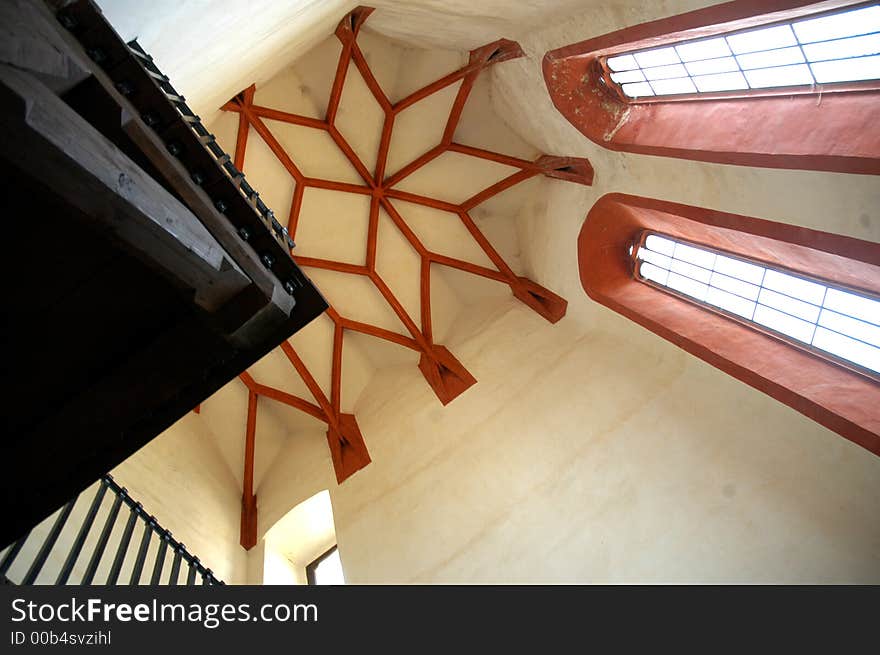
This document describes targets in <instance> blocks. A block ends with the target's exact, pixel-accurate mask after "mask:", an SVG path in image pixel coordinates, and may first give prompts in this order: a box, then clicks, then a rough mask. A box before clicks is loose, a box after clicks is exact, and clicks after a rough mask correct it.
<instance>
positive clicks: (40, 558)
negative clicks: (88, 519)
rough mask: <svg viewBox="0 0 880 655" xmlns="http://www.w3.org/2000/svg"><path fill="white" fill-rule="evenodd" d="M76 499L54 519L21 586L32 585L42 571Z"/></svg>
mask: <svg viewBox="0 0 880 655" xmlns="http://www.w3.org/2000/svg"><path fill="white" fill-rule="evenodd" d="M77 498H79V496H76V497H74V498H73V499H71V500H70V501H69V502H68V503H67V504H66V505H65V506H64V507H63V508H61V512H60V513H59V514H58V518H56V519H55V523H54V524H53V525H52V529H51V530H49V535H48V536H47V537H46V541H44V542H43V545H42V546H41V547H40V551H39V552H38V553H37V557H36V558H35V559H34V561H33V562H32V563H31V567H30V568H29V569H28V572H27V573H26V574H25V576H24V580H22V581H21V584H23V585H30V584H34V580H36V579H37V576H38V575H40V571H41V570H42V569H43V565H44V564H45V563H46V560H47V559H48V557H49V553H50V552H51V551H52V548H53V546H55V542H56V541H58V535H60V534H61V530H62V529H63V528H64V524H65V523H67V517H68V516H70V512H71V511H73V506H74V505H75V504H76V499H77Z"/></svg>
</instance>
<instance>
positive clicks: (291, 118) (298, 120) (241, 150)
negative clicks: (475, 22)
mask: <svg viewBox="0 0 880 655" xmlns="http://www.w3.org/2000/svg"><path fill="white" fill-rule="evenodd" d="M372 11H373V9H372V8H370V7H358V8H357V9H355V10H353V11H352V12H351V13H349V14H348V15H346V16H345V17H344V18H343V19H342V21H340V23H339V25H338V27H337V28H336V36H337V38H338V39H339V40H340V42H341V43H342V53H341V55H340V58H339V63H338V66H337V68H336V74H335V77H334V81H333V86H332V88H331V92H330V99H329V102H328V107H327V112H326V115H325V117H324V119H323V120H322V119H317V118H312V117H308V116H301V115H298V114H293V113H288V112H284V111H279V110H277V109H272V108H270V107H264V106H260V105H256V104H254V92H255V87H254V86H253V85H252V86H250V87H249V88H247V89H245V90H244V91H242V92H241V93H239V94H238V95H237V96H236V97H235V98H234V99H232V100H231V101H229V102H228V103H226V104H225V105H224V106H223V109H224V110H226V111H231V112H237V113H238V114H239V124H238V135H237V140H236V146H235V160H234V161H235V165H236V167H238V169H239V170H241V169H242V168H243V165H244V155H245V148H246V146H247V140H248V134H249V128H253V129H254V132H255V133H256V134H257V135H259V136H260V138H262V139H263V141H264V142H265V143H266V145H267V146H268V147H269V149H270V150H271V151H272V153H273V154H274V155H275V157H277V159H278V161H279V162H280V163H281V164H282V165H283V166H284V168H285V169H286V170H287V171H288V172H289V173H290V175H291V176H292V177H293V179H294V180H295V182H296V185H295V189H294V193H293V199H292V201H291V206H290V214H289V221H288V230H289V232H290V234H291V236H292V237H293V238H294V239H295V238H296V228H297V222H298V219H299V215H300V210H301V207H302V200H303V192H304V190H305V189H306V188H308V187H312V188H317V189H328V190H334V191H343V192H349V193H355V194H362V195H366V196H369V197H370V216H369V224H368V231H367V244H366V261H365V263H364V264H363V265H359V264H351V263H346V262H339V261H332V260H328V259H318V258H314V257H302V256H294V258H295V259H296V261H297V263H298V264H299V265H300V266H304V267H309V266H311V267H314V268H320V269H326V270H330V271H336V272H339V273H348V274H351V275H362V276H365V277H367V278H369V280H370V281H371V282H372V283H373V285H375V287H376V289H377V290H378V291H379V293H380V294H381V295H382V297H383V298H384V299H385V301H387V303H388V305H389V306H390V308H391V309H392V311H393V312H394V314H395V315H396V316H397V317H398V318H399V319H400V321H401V323H402V324H403V325H404V327H405V328H406V331H407V332H408V334H399V333H397V332H393V331H390V330H387V329H385V328H382V327H379V326H377V325H371V324H368V323H363V322H359V321H355V320H352V319H350V318H347V317H345V316H342V315H341V314H340V313H339V312H338V311H337V310H336V309H335V308H334V307H333V305H332V302H331V304H330V307H329V308H328V309H327V315H328V317H329V318H330V319H331V320H332V321H333V324H334V326H335V329H334V335H333V355H332V357H333V361H332V373H331V392H330V397H329V398H327V396H326V395H325V394H324V392H323V391H322V389H321V387H320V386H319V385H318V383H317V382H316V381H315V378H314V377H313V376H312V374H311V373H310V372H309V370H308V368H307V367H306V365H305V364H304V363H303V361H302V359H301V358H300V357H299V356H298V355H297V353H296V350H295V349H294V348H293V346H291V345H290V343H288V342H286V341H285V342H283V343H282V344H281V349H282V351H283V353H284V355H285V356H286V357H287V359H288V360H289V361H290V363H291V364H292V365H293V367H294V368H295V369H296V371H297V373H298V374H299V375H300V376H301V377H302V379H303V381H304V383H305V385H306V386H307V387H308V389H309V392H310V393H311V394H312V396H313V398H314V402H311V401H308V400H306V399H304V398H300V397H297V396H294V395H292V394H289V393H286V392H284V391H281V390H279V389H276V388H273V387H269V386H266V385H263V384H260V383H258V382H257V381H256V380H255V379H254V378H253V377H252V376H251V375H250V374H248V373H242V374H241V376H240V377H241V379H242V381H243V382H244V383H245V385H246V386H247V387H248V390H249V394H248V424H247V438H246V444H247V446H246V462H245V490H244V497H243V508H244V509H243V516H242V545H244V541H245V538H244V534H245V530H246V529H247V531H248V532H253V535H254V537H253V539H254V540H255V538H256V537H255V535H256V497H255V496H254V495H253V491H252V484H253V446H254V438H255V434H254V432H255V425H256V401H257V397H258V396H264V397H266V398H269V399H272V400H275V401H278V402H281V403H284V404H287V405H290V406H292V407H295V408H298V409H300V410H302V411H304V412H306V413H308V414H310V415H311V416H313V417H315V418H317V419H319V420H321V421H324V422H325V423H327V426H328V429H327V442H328V444H329V447H330V452H331V456H332V460H333V466H334V469H335V472H336V479H337V481H338V482H340V483H341V482H342V481H343V480H345V479H346V478H347V477H348V476H350V475H352V474H353V473H354V472H356V471H358V470H359V469H361V468H363V467H364V466H365V465H367V464H368V463H369V462H370V456H369V454H368V452H367V448H366V445H365V444H364V439H363V436H362V435H361V431H360V429H359V427H358V424H357V421H356V419H355V417H354V416H353V415H352V414H346V413H343V412H342V411H341V408H340V401H341V387H342V382H341V379H342V343H343V339H344V336H345V332H346V331H347V330H351V331H354V332H361V333H363V334H367V335H370V336H373V337H377V338H379V339H385V340H387V341H390V342H393V343H396V344H398V345H400V346H403V347H406V348H410V349H412V350H414V351H416V352H418V353H419V355H420V358H419V369H420V370H421V372H422V374H423V375H424V377H425V380H426V381H427V383H428V384H429V385H430V386H431V388H432V389H433V390H434V393H435V394H436V395H437V397H438V398H439V400H440V402H442V403H443V404H444V405H445V404H447V403H449V402H450V401H452V400H453V399H455V398H456V397H457V396H458V395H459V394H461V393H462V392H463V391H465V390H466V389H467V388H468V387H470V386H471V385H473V384H474V383H475V382H476V380H475V378H474V377H473V376H472V375H471V374H470V373H469V372H468V371H467V369H466V368H465V367H464V366H463V365H462V364H461V362H459V361H458V359H456V357H455V356H454V355H453V354H452V353H451V352H450V351H449V350H448V349H447V348H445V347H444V346H442V345H440V344H437V343H435V342H434V338H433V331H432V327H431V265H432V264H438V265H442V266H449V267H452V268H456V269H459V270H462V271H465V272H468V273H472V274H474V275H479V276H482V277H486V278H489V279H492V280H496V281H498V282H501V283H503V284H506V285H508V286H509V287H510V289H511V291H512V292H513V295H514V296H515V297H516V298H518V299H519V300H521V301H522V302H524V303H525V304H526V305H528V306H529V307H531V308H532V309H533V310H535V311H536V312H538V313H539V314H540V315H541V316H543V317H544V318H545V319H547V320H548V321H550V322H551V323H555V322H556V321H558V320H559V319H561V318H562V317H563V316H564V315H565V311H566V306H567V302H566V301H565V299H563V298H561V297H560V296H558V295H556V294H555V293H553V292H551V291H549V290H548V289H545V288H544V287H542V286H541V285H539V284H537V283H535V282H533V281H531V280H529V279H528V278H525V277H521V276H518V275H516V274H515V273H514V272H513V271H512V270H511V268H510V267H509V266H508V265H507V263H505V261H504V259H503V258H502V257H501V255H499V253H498V251H496V250H495V248H493V246H492V244H491V243H490V242H489V240H488V239H487V238H486V237H485V235H484V234H483V233H482V232H481V231H480V229H479V227H477V225H476V223H475V222H474V220H473V219H472V218H471V215H470V212H471V210H473V209H474V208H475V207H476V206H478V205H479V204H481V203H483V202H484V201H486V200H488V199H489V198H491V197H493V196H495V195H497V194H499V193H501V192H502V191H504V190H505V189H508V188H510V187H512V186H514V185H516V184H518V183H520V182H523V181H524V180H527V179H529V178H531V177H534V176H536V175H545V176H548V177H553V178H558V179H562V180H566V181H570V182H575V183H578V184H585V185H590V184H592V180H593V168H592V166H591V165H590V163H589V161H587V160H586V159H582V158H575V157H555V156H549V155H543V156H541V157H539V158H538V159H536V160H535V161H528V160H525V159H520V158H517V157H511V156H508V155H504V154H501V153H497V152H492V151H489V150H484V149H481V148H475V147H471V146H467V145H464V144H461V143H457V142H455V141H454V140H453V135H454V133H455V130H456V127H457V126H458V122H459V120H460V118H461V114H462V110H463V109H464V105H465V102H466V101H467V99H468V95H469V94H470V91H471V89H472V88H473V85H474V82H475V81H476V79H477V77H478V76H479V75H480V73H481V72H482V71H483V70H485V69H486V68H487V67H489V66H491V65H493V64H497V63H500V62H503V61H507V60H510V59H515V58H517V57H521V56H523V54H524V53H523V51H522V49H521V48H520V46H519V44H517V43H516V42H514V41H510V40H507V39H500V40H498V41H494V42H492V43H489V44H487V45H485V46H482V47H480V48H477V49H475V50H472V51H471V53H470V58H469V61H468V63H467V65H466V66H464V67H463V68H461V69H459V70H457V71H455V72H452V73H450V74H448V75H446V76H444V77H442V78H440V79H438V80H436V81H435V82H432V83H431V84H428V85H427V86H425V87H423V88H421V89H419V90H417V91H415V92H414V93H411V94H410V95H408V96H406V97H405V98H403V99H401V100H399V101H398V102H395V103H392V102H391V101H390V100H389V99H388V97H387V96H386V95H385V93H384V91H383V90H382V88H381V86H380V85H379V83H378V82H377V80H376V78H375V76H374V75H373V73H372V71H371V70H370V67H369V65H368V64H367V61H366V59H365V58H364V55H363V53H362V51H361V49H360V48H359V47H358V43H357V36H358V32H359V31H360V28H361V27H362V26H363V24H364V22H365V21H366V19H367V17H368V16H369V15H370V14H371V13H372ZM352 63H353V64H354V65H355V66H356V68H357V70H358V71H359V72H360V74H361V76H362V78H363V80H364V82H365V83H366V85H367V87H368V88H369V90H370V92H371V93H372V95H373V96H374V97H375V99H376V101H377V102H378V104H379V106H380V107H381V108H382V111H383V113H384V124H383V128H382V133H381V139H380V142H379V151H378V156H377V159H376V165H375V170H372V171H371V170H369V169H368V168H367V167H366V166H365V165H364V163H363V161H362V160H361V159H360V158H359V157H358V155H357V154H356V153H355V151H354V150H353V149H352V147H351V146H350V145H349V144H348V142H347V141H346V140H345V138H344V137H343V135H342V133H341V132H340V131H339V129H338V128H337V126H336V114H337V110H338V109H339V103H340V99H341V97H342V91H343V86H344V83H345V78H346V73H347V71H348V69H349V66H350V65H351V64H352ZM458 81H461V85H460V87H459V89H458V93H457V95H456V97H455V100H454V102H453V104H452V108H451V110H450V113H449V118H448V120H447V122H446V127H445V130H444V132H443V136H442V139H441V141H440V143H439V144H437V145H436V146H434V147H433V148H431V149H430V150H428V151H427V152H426V153H424V154H423V155H421V156H420V157H418V158H416V159H415V160H413V161H412V162H410V163H409V164H407V165H405V166H404V167H403V168H401V169H400V170H398V171H397V172H396V173H394V174H393V175H390V176H386V173H385V169H386V164H387V160H388V151H389V146H390V143H391V135H392V131H393V129H394V121H395V118H396V117H397V115H398V114H399V113H400V112H402V111H403V110H404V109H406V108H407V107H409V106H411V105H413V104H415V103H417V102H419V101H421V100H424V99H425V98H427V97H428V96H430V95H431V94H433V93H436V92H437V91H440V90H441V89H444V88H446V87H448V86H450V85H452V84H455V83H456V82H458ZM263 119H270V120H275V121H281V122H284V123H291V124H295V125H301V126H306V127H311V128H317V129H320V130H324V131H325V132H326V133H327V134H328V135H329V136H330V137H331V138H332V140H333V142H334V143H335V144H336V146H337V147H338V148H339V150H340V151H341V152H342V153H343V154H344V155H345V157H346V158H347V159H348V161H349V162H351V164H352V166H353V167H354V169H355V170H356V171H357V173H358V175H359V176H360V177H361V179H362V184H351V183H348V182H340V181H334V180H326V179H321V178H316V177H308V176H306V175H304V174H303V172H302V171H301V170H300V168H299V167H297V165H296V163H294V161H293V160H292V159H291V157H290V156H289V155H288V153H287V152H286V151H285V149H284V148H283V147H282V145H281V144H280V143H279V141H278V140H277V139H276V138H275V136H274V135H273V134H272V132H271V131H270V130H269V128H268V127H267V126H266V124H265V123H264V122H263ZM447 152H454V153H459V154H462V155H467V156H470V157H476V158H480V159H485V160H489V161H492V162H497V163H500V164H505V165H507V166H511V167H514V168H516V169H517V171H516V172H515V173H513V174H511V175H509V176H508V177H506V178H504V179H501V180H500V181H498V182H496V183H494V184H492V185H491V186H489V187H488V188H486V189H484V190H482V191H480V192H479V193H477V194H475V195H473V196H472V197H470V198H468V199H466V200H464V201H463V202H461V203H459V204H453V203H450V202H445V201H443V200H439V199H436V198H431V197H427V196H423V195H419V194H415V193H409V192H406V191H402V190H400V189H398V188H396V187H397V186H398V185H399V184H400V183H401V182H402V181H403V180H404V179H406V178H407V177H409V176H410V175H412V174H413V173H414V172H415V171H417V170H418V169H420V168H421V167H423V166H425V165H426V164H428V163H429V162H431V161H433V160H434V159H436V158H437V157H439V156H440V155H442V154H444V153H447ZM391 200H401V201H406V202H410V203H415V204H419V205H424V206H426V207H431V208H434V209H438V210H441V211H446V212H450V213H452V214H455V215H457V216H458V217H459V219H460V220H461V222H462V223H463V224H464V226H465V228H467V230H468V232H469V233H470V235H471V236H472V237H473V239H474V241H475V242H476V243H477V244H478V245H479V247H480V248H481V249H482V250H483V252H485V254H486V256H487V257H488V258H489V260H490V261H491V262H492V264H493V265H494V267H495V268H489V267H486V266H480V265H477V264H474V263H471V262H467V261H464V260H460V259H456V258H453V257H449V256H446V255H442V254H440V253H436V252H432V251H431V250H429V249H428V248H427V247H426V246H425V245H424V244H423V243H422V242H421V241H420V240H419V238H418V237H417V236H416V234H415V232H414V231H413V230H412V229H411V228H410V227H409V226H408V225H407V222H406V221H405V220H404V218H403V216H401V214H400V212H399V211H398V210H397V209H396V208H395V206H394V205H393V204H392V202H391ZM380 207H381V208H382V209H384V210H385V212H387V214H388V216H389V217H390V218H391V220H392V222H393V223H394V225H396V227H397V228H398V229H399V230H400V232H401V234H402V235H403V236H404V237H405V238H406V240H407V241H408V242H409V243H410V245H411V246H412V247H413V249H414V250H415V251H416V253H417V254H418V256H419V258H420V260H421V273H420V316H419V317H417V318H413V317H412V316H410V315H409V313H408V312H407V311H406V310H405V309H404V307H403V305H402V304H401V303H400V302H399V301H398V299H397V298H396V297H395V296H394V293H392V291H391V289H390V288H389V286H388V285H387V284H386V283H385V281H384V280H383V279H382V277H381V276H380V275H379V273H378V272H377V269H376V249H377V235H378V227H379V210H380ZM249 482H250V484H249ZM249 487H251V488H249ZM251 524H252V526H251ZM251 528H252V529H251Z"/></svg>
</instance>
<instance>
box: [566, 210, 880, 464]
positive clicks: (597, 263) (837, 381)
mask: <svg viewBox="0 0 880 655" xmlns="http://www.w3.org/2000/svg"><path fill="white" fill-rule="evenodd" d="M651 236H657V237H658V239H659V238H662V239H664V241H659V240H654V239H651V243H650V244H648V243H647V242H648V239H649V237H651ZM678 244H681V245H680V246H679V245H678ZM670 245H671V246H672V247H671V249H670ZM649 253H654V254H649ZM676 255H679V256H676ZM663 257H666V258H667V259H663ZM719 262H720V264H719ZM651 267H653V268H651ZM752 267H754V268H752ZM578 268H579V271H580V279H581V285H582V286H583V288H584V290H585V291H586V293H587V295H589V296H590V298H592V299H593V300H595V301H596V302H598V303H601V304H602V305H604V306H606V307H608V308H610V309H611V310H613V311H615V312H617V313H618V314H621V315H622V316H624V317H626V318H628V319H630V320H632V321H634V322H636V323H638V324H639V325H641V326H642V327H644V328H646V329H648V330H650V331H651V332H653V333H655V334H657V335H658V336H660V337H662V338H664V339H666V340H667V341H670V342H671V343H673V344H675V345H676V346H678V347H680V348H682V349H684V350H686V351H687V352H689V353H691V354H692V355H694V356H696V357H699V358H700V359H702V360H703V361H705V362H707V363H708V364H710V365H712V366H714V367H716V368H718V369H720V370H722V371H724V372H725V373H727V374H729V375H731V376H733V377H735V378H737V379H738V380H740V381H742V382H744V383H745V384H748V385H750V386H751V387H753V388H755V389H757V390H759V391H761V392H763V393H765V394H767V395H769V396H771V397H773V398H775V399H776V400H778V401H779V402H782V403H784V404H786V405H788V406H789V407H791V408H793V409H794V410H796V411H798V412H800V413H802V414H804V415H805V416H807V417H809V418H810V419H812V420H814V421H817V422H818V423H821V424H822V425H824V426H825V427H827V428H828V429H830V430H833V431H834V432H837V433H838V434H840V435H841V436H843V437H845V438H847V439H849V440H850V441H853V442H855V443H857V444H859V445H861V446H862V447H864V448H867V449H868V450H870V451H871V452H873V453H876V454H877V455H880V413H878V412H877V407H878V406H880V383H878V382H880V380H878V379H877V377H876V364H877V360H876V354H875V355H873V357H874V359H872V358H871V356H869V357H868V358H866V359H862V360H861V362H860V363H856V362H852V361H849V362H848V361H846V359H844V357H842V355H844V356H845V355H846V352H845V351H844V350H843V349H840V348H836V347H835V346H833V345H831V346H829V349H828V350H830V351H831V352H828V351H823V350H820V349H819V348H814V346H815V345H816V344H815V343H812V344H807V343H806V341H807V340H809V341H813V336H812V335H810V337H809V339H807V337H806V334H805V332H804V334H803V337H804V339H803V340H800V341H799V340H798V339H797V338H796V337H792V336H790V335H786V334H785V330H784V329H783V330H775V329H774V328H773V326H772V325H770V326H768V325H764V324H762V323H760V322H759V321H754V320H752V318H753V316H752V315H749V317H748V320H747V319H746V317H745V316H743V314H748V313H749V311H750V310H751V305H749V306H748V307H746V306H745V305H744V304H742V305H740V304H735V303H739V300H737V299H736V297H735V296H737V294H736V293H733V294H731V296H723V295H721V294H720V293H719V292H721V291H725V292H730V291H731V290H734V291H736V290H738V291H739V293H740V295H741V296H742V297H743V299H744V300H749V301H750V302H751V300H750V298H751V297H754V296H755V294H757V297H756V298H755V299H754V303H755V307H756V308H757V306H758V305H759V304H761V305H765V306H766V307H767V309H766V310H761V311H762V312H766V313H767V314H766V315H767V316H778V315H777V314H773V311H771V310H775V311H779V310H778V308H779V307H784V308H787V311H789V312H792V313H795V314H796V313H797V312H798V311H801V312H806V311H807V310H808V309H810V307H808V305H809V306H812V307H814V308H815V309H811V310H810V311H812V312H813V313H815V312H816V311H817V310H818V312H819V317H818V318H817V321H816V323H817V327H816V328H814V329H815V331H818V328H819V327H826V326H828V325H831V326H832V327H834V326H837V327H835V330H838V331H841V332H844V334H843V336H845V337H847V338H852V336H853V335H861V336H859V337H858V339H855V340H858V341H859V342H860V343H864V344H868V345H871V347H872V350H870V351H865V352H868V353H876V349H873V348H874V346H873V344H876V343H877V326H878V315H877V307H878V303H877V300H878V299H880V244H877V243H872V242H868V241H863V240H860V239H854V238H851V237H846V236H842V235H837V234H831V233H828V232H821V231H818V230H811V229H808V228H804V227H798V226H794V225H789V224H786V223H777V222H773V221H768V220H764V219H759V218H753V217H749V216H741V215H738V214H728V213H725V212H719V211H714V210H711V209H706V208H703V207H694V206H691V205H682V204H678V203H673V202H668V201H664V200H656V199H651V198H643V197H639V196H631V195H625V194H619V193H612V194H607V195H605V196H603V197H602V198H600V199H599V200H598V201H597V202H596V204H595V205H594V206H593V208H592V209H591V210H590V212H589V214H588V215H587V218H586V220H585V221H584V224H583V227H582V228H581V232H580V235H579V236H578ZM759 269H760V271H761V276H762V280H761V282H762V283H761V284H759V283H758V282H759V281H758V279H757V274H758V270H759ZM735 271H738V274H733V275H732V273H734V272H735ZM771 271H772V272H773V273H774V276H775V275H776V274H778V275H779V278H775V281H774V280H770V281H768V280H767V277H766V276H767V275H769V274H770V272H771ZM664 273H665V277H664ZM716 273H717V275H715V274H716ZM713 275H714V276H715V277H714V280H713ZM721 275H724V276H725V278H722V277H721ZM679 276H680V277H679ZM783 276H788V277H789V278H791V279H792V280H793V281H792V282H791V283H790V284H797V285H798V290H797V291H795V290H793V289H794V287H793V286H786V280H787V278H785V277H783ZM713 281H714V283H713ZM746 284H749V285H751V286H750V287H749V286H741V285H746ZM700 285H702V286H700ZM813 285H815V286H813ZM820 286H821V287H824V288H826V289H828V291H824V290H823V292H822V293H823V298H821V299H820V298H818V293H815V292H816V291H817V289H816V287H820ZM713 287H714V288H715V289H716V291H714V292H712V294H713V295H712V298H711V299H710V297H709V293H710V288H713ZM786 289H788V290H789V291H788V292H787V293H785V291H786ZM832 290H833V291H835V292H837V291H839V292H841V293H840V294H839V295H838V294H837V293H835V294H831V291H832ZM771 292H772V293H771ZM762 293H764V302H761V294H762ZM811 293H813V294H814V295H812V296H810V295H809V294H811ZM773 294H776V295H773ZM829 295H831V296H832V297H831V299H830V301H829V297H828V296H829ZM809 300H812V301H813V302H812V303H811V302H807V301H809ZM713 301H714V302H715V303H716V304H713ZM801 303H803V304H801ZM774 304H775V306H774ZM826 309H827V310H830V311H828V312H827V313H826V315H825V318H824V319H823V318H822V312H823V311H824V310H826ZM737 310H738V311H739V314H737ZM831 312H834V314H836V315H837V316H835V315H833V314H832V313H831ZM780 314H782V315H783V317H784V318H785V317H786V316H788V314H786V313H785V312H780ZM795 318H798V320H800V318H799V317H797V316H795ZM811 318H812V315H811ZM786 320H789V319H786ZM791 320H793V318H792V319H791ZM764 322H765V323H771V324H773V319H772V318H770V319H765V320H764ZM808 322H809V321H807V320H804V323H808ZM823 323H824V325H822V324H823ZM792 324H793V325H795V326H798V325H800V324H799V323H792ZM842 324H846V329H841V328H842ZM775 325H777V326H780V324H779V323H776V324H775ZM854 326H855V327H857V328H858V329H859V330H861V331H859V332H855V330H854V329H853V327H854ZM789 331H791V332H793V331H794V330H789ZM823 334H824V333H823ZM832 336H833V335H832ZM865 337H867V338H865ZM834 338H838V337H834ZM855 340H854V341H855ZM825 343H826V345H827V344H828V342H825ZM846 343H849V342H846ZM835 350H836V352H835ZM866 364H870V366H867V365H866ZM872 367H873V368H872Z"/></svg>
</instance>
